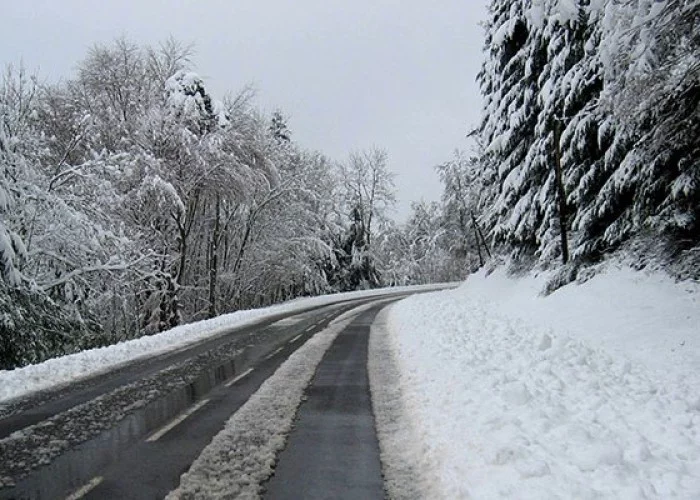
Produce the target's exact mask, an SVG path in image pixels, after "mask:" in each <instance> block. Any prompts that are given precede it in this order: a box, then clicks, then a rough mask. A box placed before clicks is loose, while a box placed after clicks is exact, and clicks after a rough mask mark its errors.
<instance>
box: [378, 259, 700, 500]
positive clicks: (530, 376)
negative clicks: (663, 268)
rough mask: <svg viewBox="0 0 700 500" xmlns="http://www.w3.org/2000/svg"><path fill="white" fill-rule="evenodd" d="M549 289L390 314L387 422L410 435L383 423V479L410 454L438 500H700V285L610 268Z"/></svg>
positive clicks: (483, 281)
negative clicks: (387, 468) (397, 420)
mask: <svg viewBox="0 0 700 500" xmlns="http://www.w3.org/2000/svg"><path fill="white" fill-rule="evenodd" d="M546 278H547V277H546V276H540V277H536V278H533V277H528V278H521V279H510V278H508V277H507V276H506V275H505V273H504V272H503V271H502V270H497V271H496V272H494V273H493V274H491V275H490V276H488V277H486V276H485V274H483V273H480V274H477V275H473V276H470V277H469V278H468V279H467V281H466V282H465V283H464V285H462V286H461V287H459V288H458V289H456V290H450V291H442V292H437V293H433V294H428V295H422V296H414V297H410V298H408V299H406V300H404V301H402V302H400V303H398V304H396V305H394V306H392V307H391V311H390V313H389V315H388V318H387V327H388V332H389V336H388V342H389V345H388V347H389V349H388V352H389V354H390V355H391V356H392V359H393V360H394V362H395V364H396V368H397V369H396V370H395V374H394V381H395V382H397V383H398V385H397V387H396V390H395V394H394V400H392V399H391V396H392V395H391V394H389V396H390V397H389V398H388V401H389V403H387V397H386V394H384V400H383V401H384V402H383V403H381V402H380V406H381V407H380V408H379V410H380V411H381V410H384V411H394V412H399V413H401V414H402V415H399V417H401V418H407V419H408V422H409V424H410V425H406V426H394V427H393V428H392V427H391V426H389V427H387V426H386V425H385V424H384V428H382V425H383V424H382V419H381V418H378V426H379V427H380V432H379V436H380V441H381V444H382V452H383V459H384V463H385V465H386V464H387V462H391V461H392V457H391V453H392V450H393V453H398V454H401V453H403V457H398V458H403V459H405V460H408V461H413V464H414V466H415V467H417V468H419V469H423V471H422V475H421V477H422V479H423V480H424V481H427V482H428V484H427V485H423V487H427V488H429V490H430V492H431V494H430V497H431V498H478V499H481V498H519V499H524V498H532V499H541V498H579V499H586V498H616V499H618V498H629V499H644V498H664V499H669V498H688V499H690V498H695V499H697V498H700V285H699V284H698V283H694V282H682V283H674V282H673V281H672V280H670V279H669V278H667V277H665V276H664V275H661V274H645V273H643V272H636V271H631V270H629V269H625V268H622V267H619V266H615V265H609V266H608V268H607V269H605V270H604V271H603V272H601V273H600V274H598V275H596V276H595V277H593V278H592V279H590V280H589V281H587V282H585V283H582V284H571V285H568V286H566V287H564V288H562V289H560V290H558V291H556V292H555V293H554V294H552V295H550V296H548V297H542V296H539V291H540V290H541V289H542V288H543V286H544V284H545V282H546ZM373 345H376V341H373ZM374 366H377V363H375V364H374ZM375 371H376V370H375ZM389 375H390V374H389ZM381 376H383V377H385V379H384V383H385V384H386V383H387V381H386V376H387V374H386V373H385V374H383V375H381ZM375 377H376V374H375ZM374 392H375V388H374V387H373V393H374ZM397 394H398V396H399V397H400V401H399V402H397V401H396V400H395V398H396V395H397ZM373 398H374V402H375V409H377V397H376V395H374V394H373ZM382 405H383V406H382ZM392 408H393V410H392ZM383 421H384V422H385V423H386V422H391V419H387V418H385V419H383ZM397 443H398V447H397ZM406 443H410V445H406ZM392 446H393V448H392ZM387 453H388V454H389V456H387ZM396 458H397V457H393V460H394V461H396V460H395V459H396ZM403 467H404V470H410V468H409V469H407V467H408V466H403ZM398 472H399V473H401V470H399V471H398Z"/></svg>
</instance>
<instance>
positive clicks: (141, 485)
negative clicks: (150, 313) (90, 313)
mask: <svg viewBox="0 0 700 500" xmlns="http://www.w3.org/2000/svg"><path fill="white" fill-rule="evenodd" d="M366 302H368V300H367V299H364V300H355V301H352V302H344V303H341V304H338V305H335V306H324V307H317V308H313V309H310V310H307V311H306V312H304V313H301V314H300V313H296V314H293V315H289V314H287V315H279V316H277V317H274V318H270V319H268V320H266V321H262V322H260V323H258V324H256V325H254V326H250V327H245V328H238V329H233V330H231V331H230V332H227V333H226V334H222V335H220V336H218V337H216V338H214V339H211V340H208V341H205V342H202V343H200V344H197V345H194V346H191V347H188V348H185V349H182V350H179V351H176V352H174V353H170V354H167V355H162V356H158V357H155V358H152V359H150V360H148V361H141V362H136V363H132V364H130V365H127V366H125V367H123V368H120V369H119V370H115V371H114V372H110V373H107V374H103V375H100V376H97V377H93V378H92V379H89V380H84V381H82V382H79V383H76V384H73V385H71V386H69V387H65V388H63V389H61V390H58V391H48V392H44V393H41V394H38V395H35V396H32V397H31V398H29V399H26V400H22V401H16V402H14V403H12V404H11V405H9V406H8V405H6V406H5V408H4V410H3V413H2V414H0V457H2V459H1V460H0V499H5V498H41V499H44V498H46V499H53V498H100V499H104V498H130V499H139V498H144V499H145V498H148V499H152V498H162V497H163V496H164V495H165V494H167V493H168V492H169V491H171V490H172V489H174V488H175V487H177V485H178V482H179V477H180V475H181V474H182V473H183V472H185V471H186V470H187V469H188V468H189V465H190V464H191V463H192V461H193V460H194V459H195V458H196V457H197V456H198V455H199V453H200V452H201V450H202V449H203V448H204V447H205V446H206V445H207V444H208V443H209V442H210V441H211V439H212V437H213V436H214V435H216V433H217V432H218V431H219V430H220V429H221V428H222V427H223V425H224V422H225V421H226V420H227V419H228V418H229V417H230V416H231V414H233V413H234V412H235V411H236V410H237V409H238V408H239V407H240V406H241V405H243V404H244V403H245V402H246V401H247V399H248V398H249V397H250V396H251V395H252V394H253V393H254V392H255V391H256V390H257V389H258V387H259V386H260V385H261V384H262V383H263V382H264V381H265V380H266V379H267V378H268V377H269V376H270V375H271V374H272V373H274V371H275V370H276V369H277V367H278V366H279V365H280V364H281V363H282V362H283V361H284V360H285V359H286V358H287V357H288V356H289V355H290V354H291V353H292V352H293V351H294V350H296V349H297V348H298V347H299V346H301V345H302V344H303V342H304V341H305V340H306V339H308V338H309V337H310V336H312V335H313V334H315V333H316V332H318V331H320V330H321V329H323V328H325V327H326V326H327V325H328V323H329V322H330V321H332V320H333V319H334V318H335V317H337V316H338V315H340V314H342V313H343V312H345V311H347V310H349V309H351V308H354V307H356V306H357V305H359V304H362V303H366ZM356 328H358V327H357V326H353V327H351V328H350V329H349V331H355V329H356ZM354 335H355V334H350V335H349V336H346V335H345V333H343V334H341V337H339V340H337V341H336V344H334V345H333V346H332V347H331V351H330V352H336V351H337V352H339V353H340V355H341V356H344V354H342V353H344V352H346V351H347V349H348V348H350V345H349V344H348V345H347V346H345V344H346V343H347V342H346V340H340V339H347V340H350V339H352V338H354ZM360 337H362V335H360V336H358V339H357V340H359V342H360V343H359V344H358V345H357V346H356V347H354V348H351V350H352V349H359V351H358V352H361V351H362V350H363V349H364V352H365V356H364V359H366V339H365V340H364V341H362V340H361V339H360ZM363 342H364V344H363ZM362 345H364V347H362ZM341 346H345V347H341ZM322 363H323V365H324V366H325V365H326V360H325V359H324V361H323V362H322ZM348 366H350V365H348ZM324 370H326V369H325V368H324ZM365 378H366V375H365ZM365 382H366V381H365ZM314 390H317V389H314ZM357 391H358V395H359V394H360V393H361V392H362V391H364V389H357ZM365 392H366V391H365ZM363 397H368V395H367V394H365V396H363ZM366 416H367V415H365V416H364V417H363V418H365V420H366ZM366 425H367V423H365V426H366ZM372 425H373V424H372ZM365 431H366V432H369V427H367V429H365ZM372 432H373V427H372ZM374 446H375V447H376V443H375V444H374ZM375 465H376V464H375ZM372 467H373V468H374V469H376V467H375V466H374V465H373V466H372ZM377 470H378V469H377ZM379 487H380V488H381V483H379ZM379 491H381V490H379ZM297 498H299V497H297Z"/></svg>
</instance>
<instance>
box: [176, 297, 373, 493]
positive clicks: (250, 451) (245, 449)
mask: <svg viewBox="0 0 700 500" xmlns="http://www.w3.org/2000/svg"><path fill="white" fill-rule="evenodd" d="M368 307H371V305H367V306H360V307H357V308H355V309H353V310H351V311H349V312H347V313H344V314H342V315H341V316H340V317H338V318H337V319H335V320H334V321H333V322H332V323H331V325H330V326H329V327H328V328H326V329H325V330H323V331H322V332H320V333H318V334H316V335H314V336H313V337H312V338H311V339H309V340H308V341H307V342H306V343H305V344H304V345H303V346H302V347H300V348H299V349H298V350H297V351H296V352H294V353H293V354H292V355H291V356H290V357H289V359H287V360H286V361H285V362H284V363H282V365H281V366H280V367H279V368H278V369H277V371H276V372H275V373H274V374H273V375H272V376H271V377H270V378H269V379H267V380H266V381H265V382H264V383H263V385H262V386H261V387H260V389H258V391H257V392H256V393H255V394H253V396H251V398H250V399H249V400H248V401H247V402H246V403H245V404H244V405H243V406H242V407H241V408H240V409H239V410H238V411H237V412H236V413H234V414H233V416H232V417H231V418H230V419H229V421H228V422H227V423H226V426H225V427H224V429H223V430H222V431H221V432H219V433H218V434H217V435H216V436H215V437H214V439H213V440H212V442H211V443H210V444H209V445H208V446H207V447H206V448H205V449H204V451H202V453H201V454H200V456H199V457H198V458H197V460H195V461H194V462H193V463H192V466H191V467H190V469H189V471H188V472H186V473H185V474H183V475H182V477H181V480H180V486H179V488H178V489H176V490H175V491H172V492H171V493H170V494H169V495H168V496H167V497H166V498H168V499H170V500H174V499H179V498H183V499H184V498H239V497H241V498H259V496H260V492H261V491H260V490H261V485H262V483H263V482H264V481H265V480H266V479H268V478H269V477H270V476H271V475H272V471H273V468H274V465H275V458H276V456H277V453H278V452H279V451H280V450H282V448H284V444H285V442H286V440H287V435H288V434H289V433H290V432H291V430H292V424H293V422H294V416H295V415H296V411H297V408H298V407H299V405H300V404H301V400H302V396H303V395H304V390H305V389H306V386H307V385H308V384H309V383H310V382H311V379H312V378H313V376H314V374H315V373H316V367H317V366H318V364H319V363H320V362H321V359H322V358H323V355H324V354H325V353H326V351H327V350H328V348H329V347H330V345H331V344H332V343H333V341H334V340H335V338H336V337H337V336H338V333H339V332H340V331H341V330H343V329H344V328H345V327H346V326H348V325H349V324H350V322H351V321H352V319H353V318H354V317H355V316H356V315H357V314H359V313H360V312H362V311H363V310H365V309H367V308H368Z"/></svg>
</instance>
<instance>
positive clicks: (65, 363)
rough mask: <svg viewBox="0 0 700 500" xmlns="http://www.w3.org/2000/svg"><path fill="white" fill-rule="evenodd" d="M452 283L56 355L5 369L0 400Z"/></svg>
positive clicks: (252, 314) (311, 302) (298, 303)
mask: <svg viewBox="0 0 700 500" xmlns="http://www.w3.org/2000/svg"><path fill="white" fill-rule="evenodd" d="M441 286H450V285H426V286H407V287H393V288H385V289H381V290H365V291H360V292H350V293H339V294H333V295H324V296H320V297H312V298H304V299H297V300H292V301H290V302H285V303H283V304H278V305H275V306H271V307H266V308H261V309H252V310H246V311H237V312H234V313H231V314H224V315H221V316H218V317H216V318H213V319H209V320H204V321H198V322H195V323H189V324H186V325H181V326H178V327H176V328H173V329H171V330H168V331H166V332H163V333H160V334H157V335H151V336H146V337H141V338H138V339H134V340H129V341H125V342H121V343H119V344H115V345H112V346H108V347H102V348H98V349H90V350H87V351H83V352H79V353H76V354H70V355H68V356H62V357H59V358H54V359H50V360H48V361H45V362H43V363H39V364H36V365H29V366H26V367H23V368H18V369H15V370H5V371H3V370H0V406H2V403H3V402H6V401H8V400H11V399H14V398H19V397H22V396H25V395H28V394H30V393H32V392H36V391H41V390H45V389H50V388H55V387H60V386H63V385H65V384H67V383H70V382H73V381H76V380H80V379H83V378H86V377H90V376H93V375H97V374H99V373H103V372H107V371H110V370H113V369H115V368H118V367H119V366H122V365H124V364H126V363H129V362H132V361H135V360H138V359H143V358H148V357H151V356H154V355H158V354H163V353H165V352H169V351H174V350H177V349H181V348H183V347H186V346H188V345H191V344H194V343H197V342H200V341H203V340H205V339H207V338H210V337H214V336H217V335H220V334H222V333H225V332H226V331H228V330H230V329H231V328H236V327H243V326H246V325H251V324H254V323H255V322H258V321H261V320H264V319H265V318H268V317H270V316H273V315H277V314H283V313H294V312H302V311H303V310H305V309H307V308H310V307H315V306H321V305H329V304H334V303H338V302H341V301H344V300H349V299H359V298H364V297H372V296H382V295H386V294H391V293H397V292H401V291H421V290H430V289H434V288H436V287H438V288H439V287H441Z"/></svg>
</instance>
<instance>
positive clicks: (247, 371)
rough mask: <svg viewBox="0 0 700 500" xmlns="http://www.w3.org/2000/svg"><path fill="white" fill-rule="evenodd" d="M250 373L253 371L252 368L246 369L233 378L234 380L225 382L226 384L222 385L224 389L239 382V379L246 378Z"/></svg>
mask: <svg viewBox="0 0 700 500" xmlns="http://www.w3.org/2000/svg"><path fill="white" fill-rule="evenodd" d="M252 371H253V369H252V368H248V369H247V370H246V371H244V372H243V373H241V374H240V375H238V376H237V377H235V378H234V379H232V380H229V381H228V382H226V383H225V384H224V387H231V386H232V385H233V384H235V383H236V382H238V381H239V380H241V379H243V378H244V377H246V376H247V375H248V374H249V373H250V372H252Z"/></svg>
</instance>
